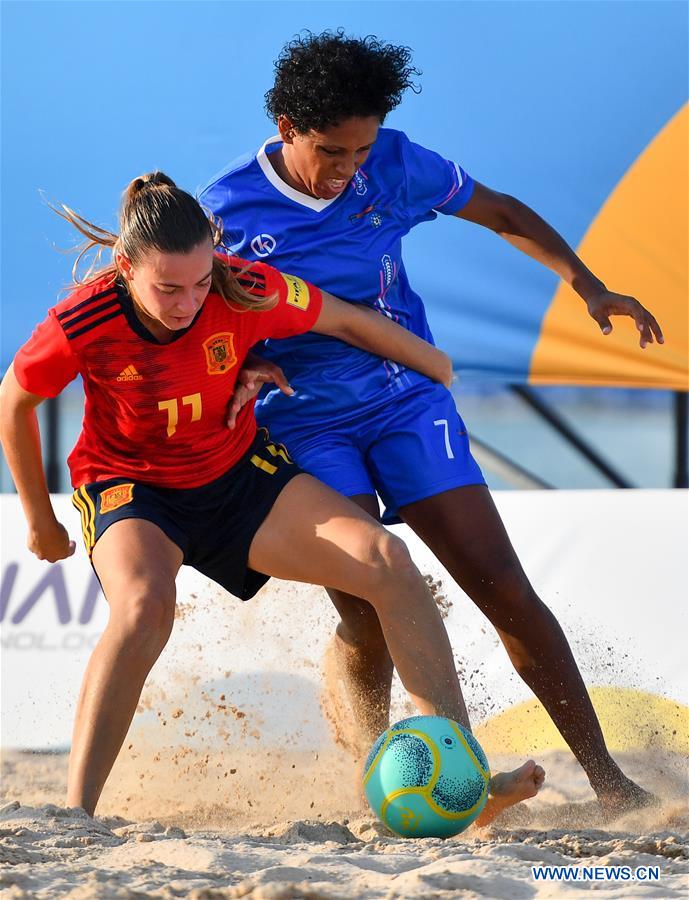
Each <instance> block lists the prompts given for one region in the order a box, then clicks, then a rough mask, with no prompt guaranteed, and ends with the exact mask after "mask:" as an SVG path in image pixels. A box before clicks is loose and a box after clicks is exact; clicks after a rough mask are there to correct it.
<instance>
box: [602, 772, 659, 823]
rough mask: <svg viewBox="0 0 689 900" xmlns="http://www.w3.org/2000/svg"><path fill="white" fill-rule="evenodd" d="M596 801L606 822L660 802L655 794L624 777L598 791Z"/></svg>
mask: <svg viewBox="0 0 689 900" xmlns="http://www.w3.org/2000/svg"><path fill="white" fill-rule="evenodd" d="M598 802H599V803H600V805H601V809H602V810H603V815H604V817H605V821H606V822H609V821H610V820H611V819H616V818H617V817H618V816H622V815H624V814H625V813H628V812H633V811H634V810H636V809H644V807H648V806H658V805H659V804H660V800H659V799H658V797H656V796H655V794H651V793H649V792H648V791H645V790H644V789H643V788H642V787H639V785H638V784H636V783H635V782H633V781H632V780H631V779H629V778H626V777H624V781H622V782H621V783H620V784H617V785H615V786H614V787H609V788H607V789H603V790H601V791H599V792H598Z"/></svg>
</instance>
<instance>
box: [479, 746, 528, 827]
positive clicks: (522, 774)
mask: <svg viewBox="0 0 689 900" xmlns="http://www.w3.org/2000/svg"><path fill="white" fill-rule="evenodd" d="M544 781H545V769H544V768H543V767H542V766H537V765H536V763H535V762H534V761H533V760H532V759H529V760H527V761H526V762H525V763H524V765H522V766H520V767H519V768H518V769H515V770H514V771H513V772H498V774H497V775H493V777H492V778H491V780H490V784H489V785H488V792H489V793H488V802H487V803H486V805H485V806H484V808H483V812H482V813H481V815H480V816H479V817H478V819H476V822H475V823H474V824H475V825H477V826H478V827H479V828H483V827H484V826H486V825H489V824H490V823H491V822H492V821H493V819H494V818H495V817H496V816H498V815H499V814H500V813H501V812H502V811H503V810H505V809H507V808H508V807H510V806H514V805H515V803H520V802H521V801H522V800H528V799H529V797H535V796H536V794H537V793H538V792H539V791H540V789H541V787H542V786H543V782H544Z"/></svg>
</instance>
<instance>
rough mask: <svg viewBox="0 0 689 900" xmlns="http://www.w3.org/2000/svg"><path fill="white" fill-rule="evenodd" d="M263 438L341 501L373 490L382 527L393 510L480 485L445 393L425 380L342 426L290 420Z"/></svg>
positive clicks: (461, 428) (393, 518) (464, 435)
mask: <svg viewBox="0 0 689 900" xmlns="http://www.w3.org/2000/svg"><path fill="white" fill-rule="evenodd" d="M266 424H270V422H269V421H268V422H267V423H266ZM270 433H271V436H272V437H273V438H275V439H277V440H278V441H280V443H282V444H285V445H286V447H287V448H288V450H289V452H290V455H291V456H292V458H293V459H294V461H295V462H296V463H297V465H299V466H300V468H302V469H304V470H305V471H306V472H309V473H310V474H311V475H313V476H315V477H316V478H319V479H320V480H321V481H323V482H325V483H326V484H327V485H329V486H330V487H332V488H334V489H335V490H336V491H339V492H340V493H341V494H344V495H345V496H346V497H353V496H355V495H356V494H375V493H377V494H378V495H379V496H380V498H381V499H382V501H383V503H384V504H385V513H384V515H383V522H384V523H385V524H388V525H390V524H393V523H395V522H399V521H400V519H399V518H398V510H399V508H400V507H401V506H406V505H407V504H408V503H415V502H416V501H417V500H424V499H426V498H427V497H433V496H435V494H440V493H442V492H443V491H448V490H451V489H452V488H456V487H463V486H465V485H468V484H485V483H486V481H485V478H484V477H483V473H482V472H481V469H480V468H479V465H478V463H477V462H476V460H475V459H474V458H473V456H472V455H471V450H470V449H469V438H468V436H467V430H466V427H465V425H464V422H463V421H462V419H461V416H460V415H459V413H458V412H457V409H456V407H455V403H454V400H453V398H452V394H451V393H450V392H449V391H448V390H447V388H445V387H443V386H442V385H440V384H435V383H433V382H430V381H429V382H426V383H424V384H421V385H419V386H418V387H415V388H413V389H412V390H410V391H405V392H404V393H402V394H397V395H396V396H395V397H393V398H391V400H390V402H389V403H387V404H385V405H383V406H381V407H378V408H377V409H375V410H374V411H373V412H365V413H362V414H360V415H358V416H356V417H354V418H352V419H350V420H349V421H347V422H344V423H339V424H337V425H334V426H333V425H329V424H328V422H323V423H321V425H320V427H319V428H318V429H317V430H316V429H308V430H305V429H303V428H301V429H300V428H299V417H298V415H296V416H295V417H294V422H293V426H292V427H288V428H287V429H282V428H280V429H278V428H277V427H276V425H275V424H270Z"/></svg>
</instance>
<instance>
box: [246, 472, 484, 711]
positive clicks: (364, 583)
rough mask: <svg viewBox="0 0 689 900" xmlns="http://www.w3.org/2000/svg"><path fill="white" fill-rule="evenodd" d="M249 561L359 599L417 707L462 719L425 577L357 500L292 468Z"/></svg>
mask: <svg viewBox="0 0 689 900" xmlns="http://www.w3.org/2000/svg"><path fill="white" fill-rule="evenodd" d="M295 548H298V551H299V552H295ZM249 565H250V566H251V568H253V569H256V570H258V571H259V572H265V573H266V574H269V575H275V576H276V577H278V578H285V579H289V580H292V581H304V582H311V583H313V584H324V585H325V584H327V585H330V586H331V587H333V588H335V589H336V590H339V591H342V592H344V593H346V594H351V595H354V596H356V597H361V598H363V599H364V600H366V601H367V602H368V603H369V604H370V605H371V606H372V607H373V609H374V610H375V612H376V614H377V616H378V620H379V622H380V626H381V629H382V632H383V635H384V637H385V642H386V644H387V647H388V650H389V652H390V656H391V657H392V660H393V663H394V665H395V668H396V669H397V671H398V673H399V676H400V678H401V680H402V683H403V684H404V686H405V688H406V689H407V691H408V692H409V694H410V696H411V698H412V700H413V701H414V703H415V705H416V707H417V709H419V711H420V712H422V713H424V714H427V715H442V716H448V717H449V718H452V719H455V720H456V721H458V722H460V723H461V724H463V725H466V726H468V717H467V712H466V707H465V705H464V700H463V698H462V693H461V689H460V686H459V681H458V679H457V673H456V671H455V666H454V660H453V657H452V649H451V647H450V642H449V640H448V637H447V633H446V632H445V627H444V625H443V622H442V619H441V618H440V613H439V611H438V608H437V606H436V604H435V601H434V600H433V597H432V596H431V593H430V591H429V589H428V585H427V584H426V582H425V581H424V579H423V577H422V576H421V573H420V572H419V571H418V569H417V568H416V567H415V566H414V564H413V562H412V561H411V557H410V556H409V553H408V552H407V549H406V547H405V545H404V544H403V542H402V541H401V540H399V538H397V537H395V536H394V535H392V534H390V533H389V532H388V531H386V530H385V529H384V528H383V527H382V526H380V525H379V524H378V523H377V522H375V521H373V520H372V519H371V518H370V517H369V516H367V515H366V514H365V513H364V512H363V511H362V510H361V509H359V507H358V506H356V505H355V504H353V503H351V502H350V501H349V500H347V499H345V498H344V497H342V496H341V495H340V494H337V493H336V492H335V491H333V490H331V489H330V488H327V487H326V486H325V485H323V484H321V483H320V482H318V481H316V480H315V479H314V478H311V477H310V476H309V475H299V476H298V477H297V478H294V479H293V480H292V481H290V483H289V484H288V485H287V486H286V487H285V488H284V489H283V491H282V493H281V494H280V496H279V497H278V499H277V501H276V502H275V505H274V506H273V508H272V510H271V512H270V513H269V515H268V517H267V518H266V520H265V521H264V522H263V524H262V525H261V527H260V528H259V530H258V532H257V533H256V536H255V537H254V540H253V542H252V544H251V549H250V552H249Z"/></svg>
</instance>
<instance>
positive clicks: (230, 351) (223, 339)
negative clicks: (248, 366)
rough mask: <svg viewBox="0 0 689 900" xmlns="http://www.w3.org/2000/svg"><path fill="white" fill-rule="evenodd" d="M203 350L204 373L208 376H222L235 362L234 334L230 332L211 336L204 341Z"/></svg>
mask: <svg viewBox="0 0 689 900" xmlns="http://www.w3.org/2000/svg"><path fill="white" fill-rule="evenodd" d="M203 349H204V350H205V351H206V371H207V372H208V374H209V375H224V374H225V372H229V371H230V369H231V368H232V366H234V365H235V363H236V362H237V356H236V354H235V352H234V334H232V332H230V331H221V332H218V333H217V334H212V335H211V336H210V337H209V338H208V340H206V341H204V344H203Z"/></svg>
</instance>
